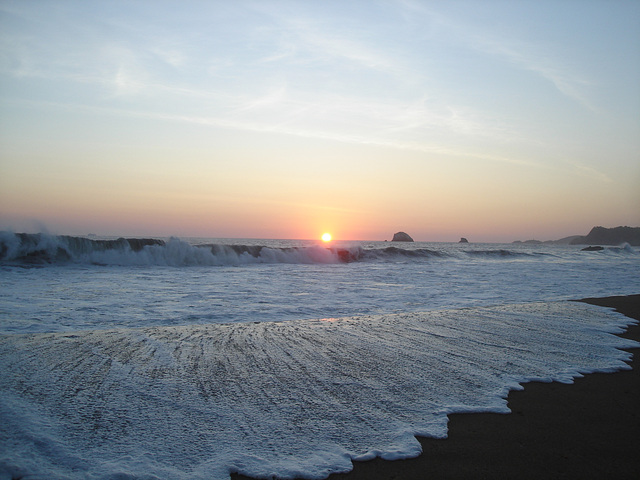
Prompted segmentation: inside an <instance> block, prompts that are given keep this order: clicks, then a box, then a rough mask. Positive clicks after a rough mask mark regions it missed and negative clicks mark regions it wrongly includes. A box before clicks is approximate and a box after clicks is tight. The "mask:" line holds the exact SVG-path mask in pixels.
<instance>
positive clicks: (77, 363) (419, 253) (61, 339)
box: [0, 232, 640, 479]
mask: <svg viewBox="0 0 640 480" xmlns="http://www.w3.org/2000/svg"><path fill="white" fill-rule="evenodd" d="M581 248H582V247H579V246H566V245H552V244H453V243H451V244H448V243H421V242H416V243H410V244H405V243H403V244H398V243H389V242H335V243H332V244H328V245H325V244H321V243H318V242H314V241H299V240H252V239H250V240H226V239H177V238H166V239H124V238H81V237H68V236H53V235H44V234H42V235H25V234H23V235H20V234H14V233H10V232H1V233H0V372H1V373H0V479H5V478H6V479H10V478H15V477H19V476H24V477H25V478H29V479H40V478H47V479H113V478H119V479H127V478H128V479H164V478H175V479H228V478H229V477H230V474H231V473H233V472H239V473H243V474H245V475H250V476H255V477H261V478H271V477H273V476H277V477H279V478H296V477H301V478H318V479H320V478H324V477H326V476H327V475H328V474H330V473H332V472H340V471H348V470H350V469H351V468H352V461H353V460H363V459H368V458H373V457H375V456H381V457H383V458H386V459H397V458H407V457H412V456H416V455H418V454H420V444H419V442H418V441H417V440H416V438H415V437H416V436H431V437H437V438H443V437H446V434H447V414H449V413H452V412H471V411H473V412H478V411H492V412H500V413H508V411H509V410H508V408H507V403H506V396H507V393H508V392H509V390H512V389H521V388H522V386H521V385H522V384H523V383H526V382H528V381H534V380H535V381H560V382H566V383H571V382H572V381H573V379H574V378H575V377H578V376H581V375H583V374H587V373H591V372H612V371H617V370H621V369H626V368H629V367H628V364H627V362H628V361H629V359H630V354H629V353H628V352H626V351H624V350H622V349H624V348H630V347H632V346H637V344H636V343H635V342H632V341H630V340H625V339H622V338H620V337H618V336H616V335H615V334H616V333H620V332H622V331H623V330H624V328H625V327H626V326H628V325H629V324H630V323H632V322H633V320H631V319H629V318H627V317H624V316H622V315H620V314H617V313H615V312H613V311H611V310H609V309H604V308H600V307H595V306H591V305H587V304H583V303H577V302H573V301H571V300H572V299H578V298H583V297H594V296H607V295H622V294H634V293H638V292H639V291H640V275H639V274H638V272H640V269H639V268H638V267H639V265H640V253H639V252H638V250H637V248H635V247H629V246H628V245H623V246H619V247H605V248H604V249H603V250H601V251H582V250H581Z"/></svg>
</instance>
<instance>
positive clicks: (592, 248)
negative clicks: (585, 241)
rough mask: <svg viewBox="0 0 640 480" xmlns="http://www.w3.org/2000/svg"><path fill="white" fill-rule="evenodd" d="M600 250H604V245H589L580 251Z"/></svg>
mask: <svg viewBox="0 0 640 480" xmlns="http://www.w3.org/2000/svg"><path fill="white" fill-rule="evenodd" d="M600 250H604V247H600V246H595V245H591V246H589V247H584V248H583V249H582V250H581V251H582V252H599V251H600Z"/></svg>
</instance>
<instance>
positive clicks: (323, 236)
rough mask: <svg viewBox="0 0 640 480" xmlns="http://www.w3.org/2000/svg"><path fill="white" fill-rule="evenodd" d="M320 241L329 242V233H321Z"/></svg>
mask: <svg viewBox="0 0 640 480" xmlns="http://www.w3.org/2000/svg"><path fill="white" fill-rule="evenodd" d="M322 241H323V242H330V241H331V234H330V233H323V234H322Z"/></svg>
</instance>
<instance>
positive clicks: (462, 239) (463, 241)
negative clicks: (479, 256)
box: [458, 237, 469, 243]
mask: <svg viewBox="0 0 640 480" xmlns="http://www.w3.org/2000/svg"><path fill="white" fill-rule="evenodd" d="M458 243H469V240H467V239H466V238H464V237H462V238H461V239H460V241H459V242H458Z"/></svg>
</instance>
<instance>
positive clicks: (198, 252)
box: [0, 232, 631, 267]
mask: <svg viewBox="0 0 640 480" xmlns="http://www.w3.org/2000/svg"><path fill="white" fill-rule="evenodd" d="M606 250H609V249H606ZM627 250H631V249H627ZM627 250H624V249H623V250H622V252H626V251H627ZM617 251H620V249H617ZM541 256H553V254H551V253H548V252H547V253H545V252H530V251H529V252H526V251H521V250H518V249H504V248H501V249H495V248H486V249H474V250H466V249H464V250H461V249H458V250H451V249H444V248H443V249H441V250H440V249H430V248H415V246H414V247H413V248H403V247H397V246H388V247H382V248H372V247H368V248H363V247H361V246H348V247H327V246H323V245H308V246H297V247H281V246H267V245H228V244H218V243H216V244H204V245H192V244H190V243H187V242H185V241H183V240H180V239H178V238H170V239H168V240H161V239H156V238H119V239H116V240H99V239H92V238H86V237H74V236H67V235H47V234H42V233H37V234H27V233H11V232H0V264H4V265H7V264H12V265H21V266H38V265H40V266H42V265H56V264H92V265H124V266H127V265H151V266H153V265H159V266H176V267H182V266H198V265H200V266H225V265H230V266H231V265H246V264H255V263H290V264H328V263H352V262H412V261H427V260H432V259H462V260H465V259H466V260H474V259H475V260H501V259H503V260H510V259H511V260H513V259H526V258H536V257H541Z"/></svg>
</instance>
